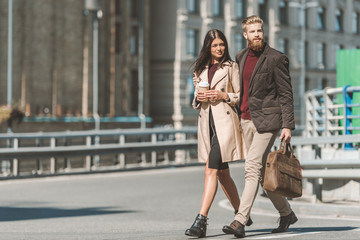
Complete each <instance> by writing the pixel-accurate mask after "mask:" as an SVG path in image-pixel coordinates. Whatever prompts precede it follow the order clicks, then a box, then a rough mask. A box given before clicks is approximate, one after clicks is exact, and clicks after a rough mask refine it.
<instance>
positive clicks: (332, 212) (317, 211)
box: [253, 195, 360, 218]
mask: <svg viewBox="0 0 360 240" xmlns="http://www.w3.org/2000/svg"><path fill="white" fill-rule="evenodd" d="M289 203H290V206H291V208H292V210H293V211H294V212H295V213H296V214H307V215H314V216H332V217H358V218H360V204H359V203H356V202H353V203H345V204H341V203H310V202H305V200H304V199H302V198H299V199H292V200H289ZM253 208H256V209H266V210H270V209H274V210H275V211H276V209H275V208H274V206H273V204H272V203H271V201H270V199H268V198H267V197H264V196H262V195H258V196H257V197H256V199H255V202H254V204H253Z"/></svg>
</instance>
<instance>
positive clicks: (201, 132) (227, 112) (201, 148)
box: [192, 62, 246, 162]
mask: <svg viewBox="0 0 360 240" xmlns="http://www.w3.org/2000/svg"><path fill="white" fill-rule="evenodd" d="M199 78H200V81H204V82H208V68H206V69H205V70H204V71H203V72H202V73H201V74H200V76H199ZM197 86H198V85H197ZM210 89H211V90H220V91H222V92H226V93H228V95H229V97H230V100H229V101H228V102H225V101H223V100H219V101H215V102H210V101H208V102H197V101H196V96H197V91H198V89H197V87H196V88H195V94H194V100H193V104H192V105H193V107H194V109H197V110H200V113H199V118H198V160H199V161H200V162H206V161H207V160H208V158H209V153H210V126H209V111H210V107H211V111H212V114H213V119H214V125H215V130H216V133H217V137H218V140H219V145H220V152H221V158H222V162H231V161H237V160H241V159H245V155H246V148H245V145H244V140H243V133H242V130H241V126H240V120H239V117H238V115H237V113H236V112H235V111H234V108H233V107H235V106H236V105H237V104H238V103H239V98H240V81H239V69H238V65H237V64H236V63H234V62H228V63H225V65H224V66H223V67H222V68H219V69H218V70H217V71H216V72H215V75H214V77H213V79H212V81H211V86H210Z"/></svg>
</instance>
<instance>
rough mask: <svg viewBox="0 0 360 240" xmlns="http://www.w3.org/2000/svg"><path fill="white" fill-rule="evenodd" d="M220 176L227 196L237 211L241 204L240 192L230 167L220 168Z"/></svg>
mask: <svg viewBox="0 0 360 240" xmlns="http://www.w3.org/2000/svg"><path fill="white" fill-rule="evenodd" d="M218 178H219V181H220V185H221V187H222V189H223V191H224V193H225V195H226V197H227V198H228V199H229V201H230V203H231V205H232V206H233V208H234V210H235V211H236V210H238V209H239V206H240V198H239V193H238V191H237V188H236V185H235V183H234V180H233V179H232V178H231V176H230V170H229V168H228V169H222V170H219V171H218Z"/></svg>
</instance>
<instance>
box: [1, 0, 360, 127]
mask: <svg viewBox="0 0 360 240" xmlns="http://www.w3.org/2000/svg"><path fill="white" fill-rule="evenodd" d="M87 1H88V0H87ZM89 1H90V2H94V1H93V0H89ZM85 2H86V1H85ZM95 2H96V1H95ZM301 2H302V1H299V0H174V1H169V0H156V1H151V0H99V8H100V9H101V11H102V14H101V15H102V16H97V17H99V45H98V47H99V56H98V61H99V64H98V82H99V83H98V113H99V115H100V116H101V117H102V118H105V117H110V118H112V117H129V116H130V117H131V116H133V117H139V116H140V115H142V114H144V115H145V116H148V117H151V119H152V123H153V125H158V124H159V125H162V124H172V125H174V126H175V127H182V126H184V125H196V119H197V112H196V111H195V110H193V109H192V107H191V105H190V103H191V100H192V96H193V85H192V72H191V68H192V63H193V62H194V61H195V59H196V57H197V55H198V53H199V51H200V48H201V45H202V41H203V38H204V36H205V34H206V32H207V31H208V30H210V29H212V28H218V29H220V30H222V31H223V32H224V33H225V35H226V36H227V39H228V41H229V47H230V49H229V50H230V54H231V56H232V58H234V57H235V54H236V52H237V51H238V50H240V49H241V48H244V47H246V41H245V39H244V38H243V36H242V29H241V21H242V19H243V18H244V17H246V16H249V15H253V14H256V15H260V17H261V18H263V19H264V21H265V25H264V29H265V35H266V41H267V42H268V43H269V45H270V46H272V47H274V48H276V49H278V50H280V51H282V52H284V53H286V54H287V55H288V57H289V59H290V73H291V77H292V83H293V88H294V98H295V101H294V103H295V118H296V123H297V125H301V124H302V110H301V109H302V105H301V103H302V102H303V100H304V99H303V97H304V92H305V91H306V90H310V89H314V88H319V89H322V88H325V87H327V86H331V87H335V86H336V51H337V50H338V49H351V48H360V0H345V1H344V0H311V1H310V0H308V1H306V4H305V5H304V6H302V5H301ZM84 10H86V7H85V4H84V1H78V0H63V1H48V0H33V1H27V0H13V12H12V13H13V41H12V45H13V52H12V54H13V57H12V58H13V60H12V73H13V77H12V84H13V88H12V95H13V101H14V102H16V103H17V104H18V105H20V106H21V107H22V108H23V109H24V111H26V114H27V116H28V117H29V118H30V117H34V116H35V117H39V116H42V117H48V118H52V117H57V118H60V117H64V116H65V117H66V116H67V117H77V118H78V119H79V121H82V120H83V119H88V118H92V110H93V65H92V63H93V58H94V57H93V56H94V54H93V53H94V52H93V49H94V48H93V47H94V45H93V39H94V35H93V34H94V27H93V26H94V25H93V23H94V22H93V21H94V17H95V15H94V14H93V13H92V12H91V11H89V12H87V11H84ZM84 13H86V14H84ZM100 17H101V18H100ZM303 22H304V24H302V23H303ZM0 28H1V31H0V53H1V54H0V105H4V104H6V96H7V64H8V62H7V61H8V57H7V54H6V53H7V48H8V33H7V31H6V29H8V1H5V0H3V1H0ZM304 70H306V71H305V75H304V74H303V73H304Z"/></svg>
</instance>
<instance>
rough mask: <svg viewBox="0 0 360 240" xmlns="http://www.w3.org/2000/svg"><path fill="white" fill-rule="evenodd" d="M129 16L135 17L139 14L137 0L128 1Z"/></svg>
mask: <svg viewBox="0 0 360 240" xmlns="http://www.w3.org/2000/svg"><path fill="white" fill-rule="evenodd" d="M130 9H131V16H132V17H133V18H137V17H138V16H139V0H131V1H130Z"/></svg>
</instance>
